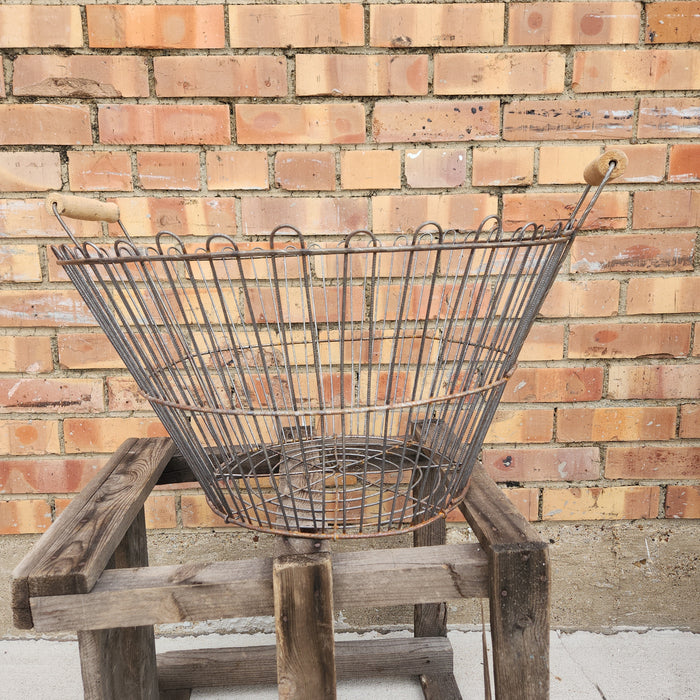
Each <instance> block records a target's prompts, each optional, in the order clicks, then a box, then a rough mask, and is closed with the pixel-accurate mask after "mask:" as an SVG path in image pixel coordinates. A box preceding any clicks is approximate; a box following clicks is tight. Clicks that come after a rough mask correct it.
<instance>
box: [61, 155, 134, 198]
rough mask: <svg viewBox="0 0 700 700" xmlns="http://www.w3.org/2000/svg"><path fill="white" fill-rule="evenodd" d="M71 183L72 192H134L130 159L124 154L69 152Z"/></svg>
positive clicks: (69, 177)
mask: <svg viewBox="0 0 700 700" xmlns="http://www.w3.org/2000/svg"><path fill="white" fill-rule="evenodd" d="M68 179H69V181H70V188H71V190H73V191H82V192H109V191H117V190H122V191H129V190H133V189H134V188H133V185H132V183H131V157H130V156H129V154H128V153H127V152H125V151H68Z"/></svg>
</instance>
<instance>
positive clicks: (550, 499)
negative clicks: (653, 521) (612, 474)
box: [542, 486, 659, 520]
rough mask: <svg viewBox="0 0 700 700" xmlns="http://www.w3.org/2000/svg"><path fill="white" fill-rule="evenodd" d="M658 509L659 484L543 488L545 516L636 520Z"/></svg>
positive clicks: (550, 517) (652, 515)
mask: <svg viewBox="0 0 700 700" xmlns="http://www.w3.org/2000/svg"><path fill="white" fill-rule="evenodd" d="M658 512H659V487H658V486H617V487H615V486H613V487H606V488H599V487H596V488H571V489H544V491H543V492H542V520H637V519H638V518H655V517H657V515H658Z"/></svg>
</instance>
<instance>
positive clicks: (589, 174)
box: [583, 151, 627, 186]
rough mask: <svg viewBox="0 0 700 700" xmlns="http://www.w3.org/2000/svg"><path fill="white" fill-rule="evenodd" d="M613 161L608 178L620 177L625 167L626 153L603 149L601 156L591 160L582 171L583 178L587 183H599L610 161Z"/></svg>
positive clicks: (594, 184)
mask: <svg viewBox="0 0 700 700" xmlns="http://www.w3.org/2000/svg"><path fill="white" fill-rule="evenodd" d="M613 161H614V162H615V169H614V170H613V171H612V174H611V175H610V179H611V180H614V179H615V178H616V177H620V175H622V173H624V172H625V170H626V169H627V155H626V154H625V153H624V152H623V151H605V153H603V155H602V156H599V157H598V158H596V159H595V160H593V161H591V162H590V163H589V164H588V165H587V166H586V169H585V170H584V171H583V179H584V180H585V181H586V182H587V183H588V184H589V185H593V186H596V185H600V183H601V182H603V178H604V177H605V174H606V173H607V172H608V168H609V167H610V163H612V162H613Z"/></svg>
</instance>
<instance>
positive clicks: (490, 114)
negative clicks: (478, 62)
mask: <svg viewBox="0 0 700 700" xmlns="http://www.w3.org/2000/svg"><path fill="white" fill-rule="evenodd" d="M499 111H500V108H499V103H498V101H497V100H449V101H442V100H441V101H439V102H438V101H432V100H426V101H421V102H413V103H411V105H410V108H407V103H406V102H378V103H377V104H376V105H375V107H374V113H373V119H372V134H373V137H374V140H375V141H376V142H377V143H393V142H402V141H404V142H407V143H416V142H423V141H426V142H430V141H433V142H434V141H474V140H484V139H495V138H498V133H499Z"/></svg>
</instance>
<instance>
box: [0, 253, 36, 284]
mask: <svg viewBox="0 0 700 700" xmlns="http://www.w3.org/2000/svg"><path fill="white" fill-rule="evenodd" d="M0 282H41V262H40V261H39V248H38V246H35V245H0Z"/></svg>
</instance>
